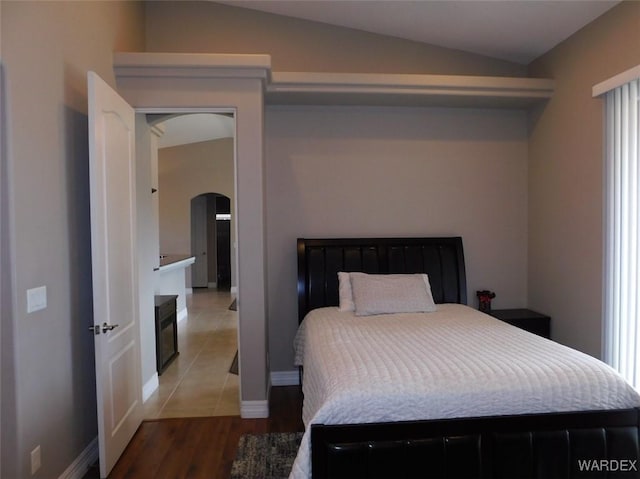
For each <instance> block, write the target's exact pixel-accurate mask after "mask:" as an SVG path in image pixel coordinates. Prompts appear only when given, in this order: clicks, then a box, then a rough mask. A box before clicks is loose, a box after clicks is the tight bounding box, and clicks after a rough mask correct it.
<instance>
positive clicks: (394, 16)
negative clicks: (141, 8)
mask: <svg viewBox="0 0 640 479" xmlns="http://www.w3.org/2000/svg"><path fill="white" fill-rule="evenodd" d="M215 1H217V2H218V3H224V4H227V5H232V6H236V7H245V8H251V9H254V10H261V11H264V12H270V13H275V14H279V15H286V16H290V17H297V18H304V19H307V20H315V21H318V22H323V23H328V24H332V25H339V26H343V27H349V28H356V29H359V30H364V31H367V32H373V33H380V34H383V35H390V36H394V37H399V38H405V39H408V40H415V41H418V42H423V43H429V44H433V45H439V46H443V47H448V48H454V49H458V50H464V51H468V52H472V53H479V54H482V55H487V56H490V57H495V58H500V59H503V60H509V61H513V62H517V63H522V64H527V63H529V62H531V61H532V60H534V59H535V58H537V57H539V56H540V55H542V54H543V53H545V52H547V51H549V50H550V49H551V48H553V47H554V46H556V45H557V44H558V43H560V42H562V41H563V40H565V39H566V38H568V37H569V36H571V35H572V34H573V33H575V32H576V31H578V30H579V29H580V28H582V27H583V26H585V25H586V24H588V23H590V22H591V21H592V20H594V19H595V18H597V17H599V16H600V15H602V14H603V13H604V12H606V11H607V10H609V9H610V8H612V7H614V6H615V5H616V4H617V3H619V0H502V1H497V0H493V1H488V0H438V1H436V0H226V1H225V0H222V1H221V0H215Z"/></svg>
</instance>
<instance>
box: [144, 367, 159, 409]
mask: <svg viewBox="0 0 640 479" xmlns="http://www.w3.org/2000/svg"><path fill="white" fill-rule="evenodd" d="M159 386H160V380H159V379H158V373H157V372H156V373H153V376H151V379H149V380H148V381H147V382H146V383H144V386H142V402H146V401H147V399H149V398H150V397H151V395H152V394H153V393H154V392H155V390H156V389H158V387H159Z"/></svg>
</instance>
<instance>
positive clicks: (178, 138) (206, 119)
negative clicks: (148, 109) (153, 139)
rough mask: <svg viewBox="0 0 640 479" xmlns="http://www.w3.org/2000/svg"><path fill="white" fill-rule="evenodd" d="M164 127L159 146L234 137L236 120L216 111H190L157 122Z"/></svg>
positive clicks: (165, 146)
mask: <svg viewBox="0 0 640 479" xmlns="http://www.w3.org/2000/svg"><path fill="white" fill-rule="evenodd" d="M157 125H158V126H160V127H162V128H163V129H164V133H163V134H162V136H161V137H160V138H159V139H158V148H168V147H170V146H176V145H186V144H189V143H198V142H200V141H208V140H218V139H220V138H233V135H234V131H235V125H236V123H235V120H234V119H233V117H232V116H229V115H221V114H216V113H189V114H186V115H178V116H173V117H171V118H169V119H168V120H165V121H163V122H162V123H157Z"/></svg>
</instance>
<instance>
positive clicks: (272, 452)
mask: <svg viewBox="0 0 640 479" xmlns="http://www.w3.org/2000/svg"><path fill="white" fill-rule="evenodd" d="M301 440H302V433H301V432H278V433H269V434H258V435H255V434H245V435H244V436H242V437H241V438H240V442H239V443H238V453H237V454H236V459H235V461H233V466H231V479H258V478H260V479H285V478H287V477H288V476H289V472H291V466H292V465H293V461H294V459H295V458H296V454H297V453H298V447H299V446H300V441H301Z"/></svg>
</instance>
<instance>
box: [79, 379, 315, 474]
mask: <svg viewBox="0 0 640 479" xmlns="http://www.w3.org/2000/svg"><path fill="white" fill-rule="evenodd" d="M270 407H271V411H270V414H269V418H267V419H241V418H240V417H239V416H221V417H203V418H187V419H157V420H152V421H144V422H143V423H142V425H141V426H140V428H139V429H138V431H137V432H136V434H135V435H134V436H133V439H132V440H131V442H130V443H129V445H128V446H127V449H126V450H125V451H124V454H123V455H122V457H121V458H120V460H119V461H118V463H117V464H116V466H115V467H114V468H113V471H112V472H111V474H109V479H120V478H141V479H146V478H149V479H151V478H153V479H179V478H185V479H186V478H188V479H200V478H203V479H204V478H206V479H218V478H220V479H227V478H228V477H229V476H230V473H231V464H233V460H234V459H235V457H236V449H237V447H238V441H239V439H240V436H242V435H243V434H262V433H266V432H295V431H303V430H304V427H303V424H302V394H301V392H300V388H299V387H298V386H287V387H274V388H272V389H271V399H270ZM99 477H100V473H99V469H98V468H97V466H96V467H93V468H92V469H91V470H90V471H89V472H88V473H87V474H86V475H85V476H84V479H97V478H99Z"/></svg>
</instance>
